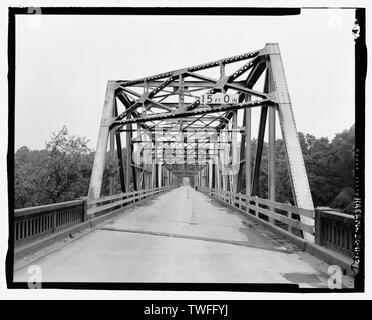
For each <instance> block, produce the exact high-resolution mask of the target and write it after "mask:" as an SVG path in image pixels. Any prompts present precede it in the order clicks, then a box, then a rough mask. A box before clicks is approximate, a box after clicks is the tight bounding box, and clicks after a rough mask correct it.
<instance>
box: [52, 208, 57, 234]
mask: <svg viewBox="0 0 372 320" xmlns="http://www.w3.org/2000/svg"><path fill="white" fill-rule="evenodd" d="M56 228H57V211H56V210H53V214H52V232H55V230H56Z"/></svg>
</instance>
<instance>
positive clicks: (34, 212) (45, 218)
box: [14, 200, 86, 245]
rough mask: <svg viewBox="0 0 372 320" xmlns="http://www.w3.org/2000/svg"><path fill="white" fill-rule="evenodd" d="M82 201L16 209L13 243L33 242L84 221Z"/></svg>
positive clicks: (84, 205) (84, 210)
mask: <svg viewBox="0 0 372 320" xmlns="http://www.w3.org/2000/svg"><path fill="white" fill-rule="evenodd" d="M85 207H86V203H85V202H84V200H74V201H67V202H62V203H56V204H49V205H45V206H37V207H30V208H24V209H17V210H15V212H14V243H15V245H19V244H21V243H23V242H26V241H30V240H34V239H37V238H40V237H43V236H45V235H47V234H48V233H53V232H56V231H58V230H60V229H63V228H65V227H68V226H70V225H72V224H75V223H79V222H82V221H84V220H85V219H86V209H85Z"/></svg>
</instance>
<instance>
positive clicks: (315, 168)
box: [243, 126, 355, 213]
mask: <svg viewBox="0 0 372 320" xmlns="http://www.w3.org/2000/svg"><path fill="white" fill-rule="evenodd" d="M298 136H299V140H300V144H301V149H302V153H303V155H304V161H305V167H306V171H307V174H308V179H309V184H310V189H311V194H312V198H313V201H314V205H315V206H328V207H332V208H335V209H340V210H341V211H343V212H347V213H352V210H353V209H352V208H353V197H354V145H355V127H354V126H352V127H351V128H350V129H349V130H344V131H343V132H342V133H338V134H336V135H335V138H334V139H333V140H332V141H331V142H330V141H329V140H328V139H327V138H319V139H316V138H315V137H314V136H313V135H310V134H306V135H304V134H303V133H301V132H300V133H299V135H298ZM256 146H257V141H253V154H255V149H256ZM267 151H268V148H267V144H266V143H265V145H264V148H263V154H262V161H261V174H260V179H259V196H260V197H263V198H266V197H267V180H268V176H267V175H268V172H267V163H268V162H267V161H268V154H267ZM275 152H276V200H277V201H279V202H284V203H285V202H290V203H292V204H293V196H292V191H291V187H290V178H289V174H288V166H287V160H286V157H285V146H284V142H283V140H281V139H278V140H277V141H276V145H275ZM253 160H254V159H253ZM243 170H244V169H243ZM243 177H245V173H244V174H243ZM243 179H244V178H243ZM243 192H244V190H243Z"/></svg>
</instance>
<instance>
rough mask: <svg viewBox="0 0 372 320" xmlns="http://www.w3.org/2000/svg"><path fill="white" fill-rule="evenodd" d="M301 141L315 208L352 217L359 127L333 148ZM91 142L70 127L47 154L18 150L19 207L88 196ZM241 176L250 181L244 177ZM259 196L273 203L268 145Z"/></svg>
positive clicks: (284, 178) (280, 179)
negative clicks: (73, 133) (72, 133)
mask: <svg viewBox="0 0 372 320" xmlns="http://www.w3.org/2000/svg"><path fill="white" fill-rule="evenodd" d="M299 139H300V143H301V148H302V152H303V154H304V159H305V166H306V170H307V173H308V178H309V183H310V188H311V192H312V197H313V201H314V205H315V206H330V207H333V208H337V209H340V210H342V211H344V212H352V207H353V196H354V139H355V130H354V126H353V127H351V128H350V129H349V130H344V131H343V132H342V133H339V134H336V136H335V138H334V139H333V140H332V141H331V142H330V141H329V140H328V139H327V138H319V139H316V138H315V137H314V136H312V135H309V134H306V135H304V134H302V133H299ZM87 142H88V141H87V140H86V139H85V138H80V137H75V136H69V135H68V132H67V129H66V128H65V127H64V128H62V130H61V131H60V132H58V133H56V134H53V135H52V137H51V139H50V141H49V142H47V143H46V148H45V149H44V150H40V151H37V150H33V151H31V150H29V149H28V148H27V147H22V148H20V149H18V150H17V152H16V153H15V172H14V182H15V207H16V208H24V207H29V206H35V205H43V204H49V203H54V202H61V201H67V200H72V199H76V198H79V197H81V196H86V195H87V192H88V187H89V179H90V173H91V169H92V165H93V159H94V152H92V151H91V150H89V149H88V147H87ZM252 146H253V154H254V153H255V152H254V151H255V148H256V146H257V141H255V140H254V141H253V144H252ZM275 151H276V170H277V178H276V190H277V191H276V200H277V201H280V202H290V203H293V197H292V191H291V187H290V179H289V174H288V167H287V160H286V157H285V146H284V143H283V140H281V139H278V140H277V142H276V150H275ZM123 152H125V150H124V149H123ZM106 158H107V161H106V168H105V172H104V177H103V179H104V181H103V189H102V194H108V185H109V184H108V179H109V177H110V176H112V175H116V174H117V171H118V168H117V164H116V159H115V158H113V157H109V156H108V157H106ZM124 160H125V159H124ZM244 167H245V166H243V171H244V170H245V169H244ZM241 176H242V177H243V180H244V177H245V174H244V172H243V174H242V175H241ZM243 185H245V184H244V181H243ZM115 189H116V190H120V186H119V181H118V179H115ZM241 191H242V192H244V190H241ZM259 196H261V197H263V198H266V197H267V145H266V144H265V145H264V148H263V155H262V164H261V175H260V180H259Z"/></svg>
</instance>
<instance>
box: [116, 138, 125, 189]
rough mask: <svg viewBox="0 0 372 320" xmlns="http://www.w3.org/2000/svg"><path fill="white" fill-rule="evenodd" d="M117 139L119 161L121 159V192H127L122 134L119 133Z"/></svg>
mask: <svg viewBox="0 0 372 320" xmlns="http://www.w3.org/2000/svg"><path fill="white" fill-rule="evenodd" d="M115 137H116V151H117V153H118V159H119V176H120V186H121V192H125V179H124V164H123V154H122V147H121V137H120V132H117V133H116V135H115Z"/></svg>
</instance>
